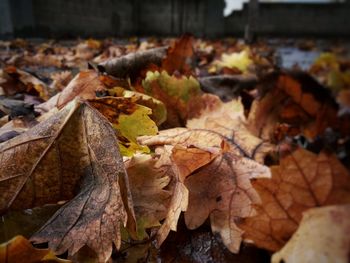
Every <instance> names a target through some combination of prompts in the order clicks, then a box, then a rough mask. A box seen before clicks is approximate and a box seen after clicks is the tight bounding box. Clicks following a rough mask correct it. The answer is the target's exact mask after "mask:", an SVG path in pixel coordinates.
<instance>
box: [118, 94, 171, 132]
mask: <svg viewBox="0 0 350 263" xmlns="http://www.w3.org/2000/svg"><path fill="white" fill-rule="evenodd" d="M121 96H123V97H125V98H133V100H135V103H137V104H140V105H143V106H146V107H148V108H150V109H152V114H151V115H150V118H151V119H152V120H153V121H154V122H155V123H156V124H157V126H160V125H161V124H162V123H163V122H165V121H166V117H167V111H166V108H165V105H164V103H163V102H161V101H160V100H157V99H155V98H153V97H151V96H148V95H146V94H143V93H140V92H136V91H131V90H123V91H122V93H121Z"/></svg>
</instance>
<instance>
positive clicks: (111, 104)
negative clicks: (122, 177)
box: [90, 97, 158, 156]
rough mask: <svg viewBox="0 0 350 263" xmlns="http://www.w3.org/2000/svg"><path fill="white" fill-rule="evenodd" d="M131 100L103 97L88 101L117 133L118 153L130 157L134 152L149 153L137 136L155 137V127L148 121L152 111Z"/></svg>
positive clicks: (156, 130)
mask: <svg viewBox="0 0 350 263" xmlns="http://www.w3.org/2000/svg"><path fill="white" fill-rule="evenodd" d="M135 101H136V100H135V99H133V98H123V97H117V98H115V97H104V98H98V99H95V100H90V104H91V105H93V106H94V108H96V109H97V110H98V111H99V112H101V113H102V114H103V115H104V116H105V117H106V118H107V119H108V120H109V122H111V123H112V124H113V127H114V128H115V129H116V130H117V131H118V142H119V146H120V152H121V154H122V155H124V156H132V155H133V154H134V153H136V152H145V153H148V152H149V148H148V147H147V146H142V145H139V144H138V143H137V141H136V138H137V137H138V136H142V135H155V134H157V132H158V128H157V125H156V124H155V123H154V121H152V120H151V119H150V115H151V113H152V110H151V109H150V108H147V107H145V106H142V105H138V104H136V103H135Z"/></svg>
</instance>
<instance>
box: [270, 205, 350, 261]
mask: <svg viewBox="0 0 350 263" xmlns="http://www.w3.org/2000/svg"><path fill="white" fill-rule="evenodd" d="M349 218H350V205H338V206H326V207H321V208H314V209H310V210H308V211H306V212H305V213H304V214H303V219H302V220H301V222H300V226H299V228H298V230H297V231H296V232H295V233H294V235H293V236H292V238H291V239H290V240H289V242H288V243H287V244H286V245H285V246H284V247H283V248H282V249H281V250H280V251H279V252H277V253H275V254H274V255H273V256H272V263H279V262H285V263H299V262H305V263H316V262H317V263H318V262H322V263H323V262H324V263H327V262H339V263H347V262H349V252H350V221H349Z"/></svg>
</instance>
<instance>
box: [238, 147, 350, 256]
mask: <svg viewBox="0 0 350 263" xmlns="http://www.w3.org/2000/svg"><path fill="white" fill-rule="evenodd" d="M271 172H272V179H269V180H266V179H261V180H257V181H256V182H254V183H253V186H254V188H255V189H256V190H257V191H258V193H259V195H260V197H261V199H262V204H261V205H259V206H258V207H257V211H258V214H257V216H256V217H253V218H249V219H246V220H245V221H244V222H243V223H242V224H240V225H239V227H241V228H242V229H243V230H244V231H245V234H244V235H245V237H246V238H247V239H251V240H253V241H254V242H255V244H256V245H257V246H259V247H262V248H265V249H269V250H272V251H276V250H278V249H280V248H281V247H282V246H283V245H284V244H285V242H287V240H288V239H289V238H290V237H291V235H292V234H293V233H294V231H295V230H296V229H297V227H298V225H299V222H300V220H301V217H302V213H303V212H304V211H306V210H307V209H309V208H313V207H318V206H324V205H330V204H339V203H349V202H350V177H349V172H348V171H347V170H346V168H345V167H344V166H343V165H342V164H341V163H340V162H339V161H338V159H337V157H336V156H335V155H331V154H327V153H325V152H322V153H320V154H319V155H316V154H314V153H312V152H309V151H307V150H305V149H301V148H300V149H297V150H296V151H294V152H292V153H290V154H288V155H286V156H285V157H284V158H282V159H281V163H280V165H279V166H272V167H271Z"/></svg>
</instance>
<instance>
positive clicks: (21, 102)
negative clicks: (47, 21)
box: [0, 35, 350, 263]
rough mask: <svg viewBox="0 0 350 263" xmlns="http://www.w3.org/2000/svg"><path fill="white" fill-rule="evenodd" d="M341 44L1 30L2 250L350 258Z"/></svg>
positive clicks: (81, 256) (218, 258)
mask: <svg viewBox="0 0 350 263" xmlns="http://www.w3.org/2000/svg"><path fill="white" fill-rule="evenodd" d="M301 46H302V48H308V49H313V48H316V47H315V46H312V45H310V43H306V44H304V45H301ZM344 52H345V51H344V50H342V49H341V48H339V47H338V48H333V50H331V51H329V52H325V53H322V54H321V55H320V56H319V58H318V59H316V61H315V62H314V63H313V64H312V65H311V67H310V68H309V69H308V70H307V71H302V70H300V69H298V67H297V66H295V67H294V69H293V70H284V69H281V68H280V67H279V65H278V61H277V59H276V54H275V53H276V52H275V50H274V48H272V47H270V46H268V45H267V44H264V43H262V42H260V43H258V44H254V45H251V46H247V45H244V44H243V43H241V42H239V41H235V40H232V39H226V40H221V41H205V40H200V39H194V38H193V37H191V36H190V35H184V36H182V37H181V38H179V39H162V40H159V39H148V40H147V41H143V42H140V41H138V40H137V39H131V40H130V41H127V42H123V43H122V42H120V43H117V42H114V41H113V40H103V41H99V40H94V39H89V40H80V41H78V42H67V43H65V44H61V43H60V42H54V41H51V42H40V43H34V42H29V41H24V40H19V39H18V40H13V41H8V42H4V41H3V42H0V63H1V64H0V65H1V71H0V92H1V97H0V112H1V119H0V123H1V128H0V141H1V144H0V160H1V166H0V193H1V195H0V213H1V216H2V220H1V225H0V229H1V231H0V238H1V242H3V243H2V244H1V245H0V262H23V260H24V259H25V261H26V262H45V261H50V262H269V261H270V260H271V261H272V262H276V263H277V262H289V263H291V262H348V260H349V253H350V223H349V218H350V177H349V168H350V163H349V154H350V140H349V135H350V60H347V59H346V58H345V56H344V54H343V53H344Z"/></svg>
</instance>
